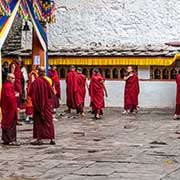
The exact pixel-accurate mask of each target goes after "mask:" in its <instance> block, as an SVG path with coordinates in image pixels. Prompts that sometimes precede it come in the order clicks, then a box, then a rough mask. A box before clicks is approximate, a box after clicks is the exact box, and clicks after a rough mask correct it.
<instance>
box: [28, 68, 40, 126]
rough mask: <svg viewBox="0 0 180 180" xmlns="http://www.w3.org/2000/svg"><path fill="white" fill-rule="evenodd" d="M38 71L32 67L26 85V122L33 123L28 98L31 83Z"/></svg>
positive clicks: (31, 108) (29, 99)
mask: <svg viewBox="0 0 180 180" xmlns="http://www.w3.org/2000/svg"><path fill="white" fill-rule="evenodd" d="M38 76H39V75H38V71H37V69H36V67H35V66H33V68H32V71H31V72H30V73H29V80H28V85H27V102H26V115H27V117H26V122H29V123H33V121H32V119H33V103H32V99H31V97H30V95H29V94H30V89H31V86H32V83H33V82H34V81H35V80H36V79H37V78H38Z"/></svg>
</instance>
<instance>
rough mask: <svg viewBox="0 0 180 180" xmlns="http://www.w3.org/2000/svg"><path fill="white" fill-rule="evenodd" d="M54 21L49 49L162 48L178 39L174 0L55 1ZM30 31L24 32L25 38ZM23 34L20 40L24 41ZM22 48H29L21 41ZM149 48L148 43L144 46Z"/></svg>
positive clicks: (179, 12)
mask: <svg viewBox="0 0 180 180" xmlns="http://www.w3.org/2000/svg"><path fill="white" fill-rule="evenodd" d="M56 2H57V23H56V24H51V25H48V32H49V33H48V35H49V47H50V49H54V50H57V49H61V48H67V49H68V48H76V47H81V48H90V47H93V46H94V45H95V43H97V45H98V46H97V48H98V47H107V48H112V47H113V48H119V47H126V46H128V47H129V46H130V47H133V48H134V47H137V46H138V47H141V48H145V46H147V45H152V46H154V48H158V49H160V48H162V47H165V45H164V43H165V42H168V41H173V40H179V38H180V37H179V34H180V28H179V23H180V1H177V0H57V1H56ZM30 34H31V33H28V37H29V36H30ZM24 37H25V35H24V36H23V40H25V38H24ZM23 42H24V43H23V47H29V48H31V38H30V37H29V40H28V41H27V42H28V43H26V44H25V41H23ZM148 47H149V46H148Z"/></svg>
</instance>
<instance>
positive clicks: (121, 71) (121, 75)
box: [120, 68, 126, 79]
mask: <svg viewBox="0 0 180 180" xmlns="http://www.w3.org/2000/svg"><path fill="white" fill-rule="evenodd" d="M125 73H126V69H125V68H122V69H121V70H120V78H121V79H123V78H124V75H125Z"/></svg>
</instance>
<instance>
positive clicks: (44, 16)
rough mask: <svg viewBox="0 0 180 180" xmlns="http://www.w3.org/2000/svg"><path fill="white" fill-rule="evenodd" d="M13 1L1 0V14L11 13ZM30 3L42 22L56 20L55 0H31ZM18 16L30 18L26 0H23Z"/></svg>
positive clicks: (7, 14)
mask: <svg viewBox="0 0 180 180" xmlns="http://www.w3.org/2000/svg"><path fill="white" fill-rule="evenodd" d="M12 2H13V0H1V1H0V15H1V16H9V15H10V14H11V9H10V5H11V3H12ZM30 3H31V4H32V5H33V8H34V13H35V16H36V18H37V19H38V20H39V21H40V22H48V23H52V22H55V10H56V6H55V0H30ZM17 16H18V17H22V18H23V19H30V17H29V15H28V9H27V5H26V0H21V2H20V5H19V9H18V14H17Z"/></svg>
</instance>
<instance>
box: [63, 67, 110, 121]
mask: <svg viewBox="0 0 180 180" xmlns="http://www.w3.org/2000/svg"><path fill="white" fill-rule="evenodd" d="M86 87H87V88H88V90H89V96H90V99H91V104H90V106H91V107H92V113H93V114H94V115H95V118H96V119H99V118H100V116H101V115H102V114H103V113H102V108H103V107H104V95H106V96H107V91H106V87H105V85H104V78H103V77H102V75H101V73H100V72H99V69H98V68H95V69H94V70H93V72H92V77H91V79H90V84H89V87H88V83H87V81H86V77H85V75H84V74H83V73H82V69H81V68H80V67H78V68H77V70H76V69H75V67H74V66H71V68H70V72H69V73H68V74H67V76H66V96H67V101H66V104H67V107H68V109H67V110H66V111H65V112H68V113H70V112H71V109H76V111H77V113H79V114H80V115H81V116H84V101H85V96H86Z"/></svg>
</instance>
